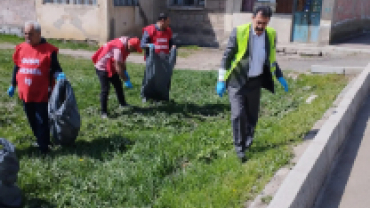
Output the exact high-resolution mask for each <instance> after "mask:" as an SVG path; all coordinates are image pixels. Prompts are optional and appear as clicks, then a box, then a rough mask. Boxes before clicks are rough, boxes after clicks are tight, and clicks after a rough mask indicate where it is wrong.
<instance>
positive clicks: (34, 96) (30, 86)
mask: <svg viewBox="0 0 370 208" xmlns="http://www.w3.org/2000/svg"><path fill="white" fill-rule="evenodd" d="M24 35H25V42H24V43H21V44H19V45H17V46H16V47H15V52H14V54H13V61H14V64H15V66H14V71H13V77H12V83H11V86H10V87H9V89H8V95H9V96H10V97H13V95H14V91H15V88H16V87H17V86H18V94H19V98H20V99H21V100H22V102H23V107H24V111H25V113H26V116H27V119H28V121H29V124H30V126H31V129H32V131H33V134H34V135H35V137H36V138H37V146H38V147H39V149H40V150H41V152H42V153H47V152H49V150H50V149H49V145H50V144H51V143H50V130H49V119H48V100H49V95H50V89H51V87H52V84H53V82H54V78H56V79H57V80H61V79H65V75H64V73H63V72H62V69H61V67H60V64H59V62H58V58H57V53H58V48H56V47H55V46H53V45H51V44H49V43H47V42H46V40H45V39H44V38H42V37H41V26H40V24H39V23H37V22H33V21H29V22H26V24H25V28H24Z"/></svg>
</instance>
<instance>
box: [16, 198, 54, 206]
mask: <svg viewBox="0 0 370 208" xmlns="http://www.w3.org/2000/svg"><path fill="white" fill-rule="evenodd" d="M56 207H57V205H55V204H53V203H50V202H48V201H46V200H44V199H37V198H30V199H27V198H25V201H24V205H23V206H22V208H56Z"/></svg>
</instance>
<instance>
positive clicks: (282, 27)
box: [224, 0, 293, 43]
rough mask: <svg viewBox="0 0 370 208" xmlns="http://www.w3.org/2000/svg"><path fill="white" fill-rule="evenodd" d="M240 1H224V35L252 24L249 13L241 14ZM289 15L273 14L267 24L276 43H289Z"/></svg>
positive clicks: (290, 24)
mask: <svg viewBox="0 0 370 208" xmlns="http://www.w3.org/2000/svg"><path fill="white" fill-rule="evenodd" d="M241 10H242V0H226V13H225V17H224V19H225V27H224V30H225V34H227V35H228V34H230V33H231V31H232V29H233V28H235V27H237V26H239V25H242V24H246V23H250V22H252V13H251V12H241ZM292 20H293V19H292V15H291V14H276V13H275V14H273V16H272V18H271V21H270V23H269V26H270V27H273V28H274V29H275V30H276V32H277V36H278V43H289V42H290V37H291V31H292Z"/></svg>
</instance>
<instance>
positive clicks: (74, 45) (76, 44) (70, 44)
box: [0, 34, 99, 51]
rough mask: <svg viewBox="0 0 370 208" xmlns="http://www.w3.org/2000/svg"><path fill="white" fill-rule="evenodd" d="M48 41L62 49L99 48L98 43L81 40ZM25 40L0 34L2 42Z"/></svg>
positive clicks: (14, 42) (12, 42)
mask: <svg viewBox="0 0 370 208" xmlns="http://www.w3.org/2000/svg"><path fill="white" fill-rule="evenodd" d="M47 41H48V42H49V43H51V44H53V45H54V46H56V47H58V48H61V49H72V50H77V49H79V50H88V51H96V50H98V49H99V46H98V45H97V44H88V43H85V42H80V41H68V40H66V41H63V40H55V39H47ZM22 42H24V38H20V37H18V36H15V35H6V34H1V35H0V43H11V44H15V45H16V44H19V43H22Z"/></svg>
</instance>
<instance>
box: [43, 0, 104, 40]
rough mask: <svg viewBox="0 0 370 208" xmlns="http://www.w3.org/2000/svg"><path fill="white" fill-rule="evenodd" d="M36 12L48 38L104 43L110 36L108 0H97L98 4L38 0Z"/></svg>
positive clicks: (44, 34)
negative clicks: (53, 2)
mask: <svg viewBox="0 0 370 208" xmlns="http://www.w3.org/2000/svg"><path fill="white" fill-rule="evenodd" d="M36 14H37V20H38V21H39V22H40V24H41V26H42V34H43V36H44V37H46V38H57V39H67V40H95V41H98V42H100V43H102V42H105V41H106V40H107V39H108V36H109V33H108V25H107V0H97V5H75V4H69V5H68V4H50V3H47V4H44V3H43V1H42V0H36Z"/></svg>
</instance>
